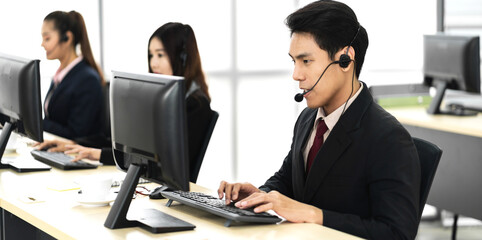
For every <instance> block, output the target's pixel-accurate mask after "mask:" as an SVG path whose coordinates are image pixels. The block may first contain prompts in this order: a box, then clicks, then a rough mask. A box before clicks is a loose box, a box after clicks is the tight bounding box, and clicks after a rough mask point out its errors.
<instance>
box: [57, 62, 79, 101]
mask: <svg viewBox="0 0 482 240" xmlns="http://www.w3.org/2000/svg"><path fill="white" fill-rule="evenodd" d="M82 64H83V61H80V62H79V63H77V65H75V66H74V67H73V68H72V69H70V71H69V72H68V73H67V74H66V75H65V77H64V79H63V80H62V82H60V83H59V85H58V86H57V87H56V88H54V89H53V91H54V92H53V93H52V96H51V97H50V101H49V110H50V106H53V105H51V104H50V103H54V104H55V100H56V99H57V97H58V96H59V95H60V94H61V93H62V92H63V91H64V90H65V89H66V88H67V87H68V86H69V85H70V84H69V83H68V82H69V81H71V79H72V78H71V76H72V75H75V74H77V72H78V71H79V69H80V67H81V65H82ZM51 88H53V81H52V85H51Z"/></svg>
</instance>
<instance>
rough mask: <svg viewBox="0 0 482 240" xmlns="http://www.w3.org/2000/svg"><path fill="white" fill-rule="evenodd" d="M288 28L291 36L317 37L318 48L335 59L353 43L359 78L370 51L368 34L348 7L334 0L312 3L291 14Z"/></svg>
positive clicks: (288, 18)
mask: <svg viewBox="0 0 482 240" xmlns="http://www.w3.org/2000/svg"><path fill="white" fill-rule="evenodd" d="M286 25H287V26H288V27H289V28H290V31H291V35H293V33H310V34H311V35H313V37H314V39H315V41H316V43H317V44H318V46H319V47H320V48H321V49H323V50H325V51H327V52H328V55H329V56H330V59H331V60H335V59H334V58H335V54H336V53H337V52H338V51H340V49H342V48H344V47H346V46H348V45H349V44H350V42H352V40H353V43H352V45H351V47H353V49H354V50H355V63H356V76H357V78H358V77H359V76H360V72H361V69H362V66H363V62H364V61H365V53H366V50H367V48H368V34H367V32H366V30H365V28H363V27H362V26H361V25H360V23H358V20H357V17H356V15H355V13H354V12H353V10H352V9H351V8H350V7H348V6H347V5H346V4H344V3H340V2H336V1H331V0H321V1H316V2H313V3H310V4H308V5H306V6H305V7H303V8H300V9H298V10H297V11H296V12H294V13H292V14H290V15H289V16H288V17H287V18H286ZM358 27H360V31H359V32H358V34H357V31H358ZM355 36H356V38H355ZM336 60H338V59H336Z"/></svg>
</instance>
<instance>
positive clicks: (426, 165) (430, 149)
mask: <svg viewBox="0 0 482 240" xmlns="http://www.w3.org/2000/svg"><path fill="white" fill-rule="evenodd" d="M413 143H414V144H415V147H416V148H417V152H418V159H419V161H420V169H421V173H422V178H421V184H420V213H419V220H420V218H421V217H422V212H423V208H424V206H425V203H426V202H427V198H428V193H429V192H430V188H431V187H432V182H433V178H434V177H435V172H436V171H437V167H438V164H439V162H440V157H442V149H440V148H439V147H438V146H437V145H435V144H433V143H431V142H428V141H426V140H423V139H420V138H415V137H414V138H413Z"/></svg>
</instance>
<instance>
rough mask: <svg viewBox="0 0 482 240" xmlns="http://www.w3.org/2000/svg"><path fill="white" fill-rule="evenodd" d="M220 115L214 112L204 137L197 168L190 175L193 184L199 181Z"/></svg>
mask: <svg viewBox="0 0 482 240" xmlns="http://www.w3.org/2000/svg"><path fill="white" fill-rule="evenodd" d="M218 118H219V113H218V112H216V111H214V110H213V114H212V117H211V121H210V122H209V125H208V128H207V129H206V134H205V135H204V140H203V142H202V145H201V149H200V150H199V153H198V155H197V159H196V166H195V167H194V170H193V171H192V172H191V173H190V176H189V177H190V180H191V182H193V183H195V182H196V181H197V177H198V175H199V171H200V170H201V164H202V162H203V160H204V154H206V150H207V148H208V145H209V141H210V140H211V136H212V135H213V131H214V127H215V126H216V122H217V121H218Z"/></svg>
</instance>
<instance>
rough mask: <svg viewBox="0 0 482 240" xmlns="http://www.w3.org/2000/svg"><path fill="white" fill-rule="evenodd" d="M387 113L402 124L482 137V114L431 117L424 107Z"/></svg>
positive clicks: (401, 108)
mask: <svg viewBox="0 0 482 240" xmlns="http://www.w3.org/2000/svg"><path fill="white" fill-rule="evenodd" d="M387 111H388V112H390V113H391V114H392V115H393V116H395V117H396V118H397V119H398V121H400V122H401V123H402V124H408V125H412V126H415V127H423V128H429V129H434V130H440V131H445V132H452V133H458V134H462V135H468V136H474V137H482V114H481V113H479V114H478V115H476V116H451V115H431V114H428V113H427V112H426V108H424V107H393V108H389V109H387Z"/></svg>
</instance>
